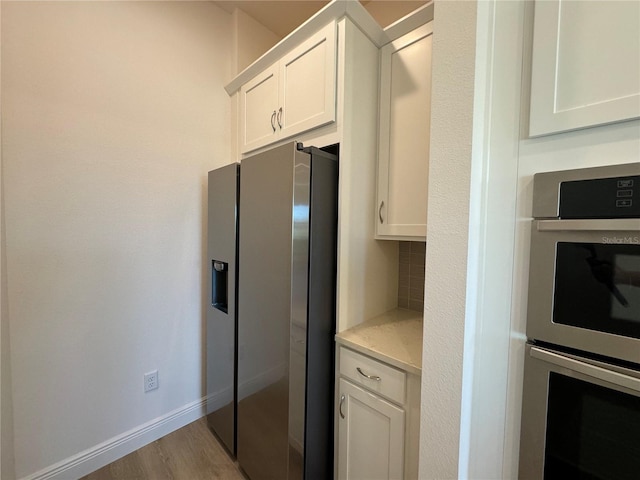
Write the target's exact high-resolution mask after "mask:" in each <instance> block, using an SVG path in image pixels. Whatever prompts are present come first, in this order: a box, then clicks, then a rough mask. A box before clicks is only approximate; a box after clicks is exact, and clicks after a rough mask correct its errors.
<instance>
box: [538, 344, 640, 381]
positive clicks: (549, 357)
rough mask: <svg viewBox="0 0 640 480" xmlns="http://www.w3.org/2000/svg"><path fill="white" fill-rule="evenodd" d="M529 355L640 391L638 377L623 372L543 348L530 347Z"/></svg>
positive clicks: (639, 379)
mask: <svg viewBox="0 0 640 480" xmlns="http://www.w3.org/2000/svg"><path fill="white" fill-rule="evenodd" d="M530 355H531V357H533V358H537V359H538V360H542V361H544V362H547V363H551V364H553V365H556V366H558V367H564V368H568V369H569V370H573V371H574V372H578V373H582V374H583V375H587V376H589V377H593V378H597V379H598V380H602V381H604V382H608V383H612V384H614V385H618V386H620V387H626V388H629V389H631V390H635V391H636V392H640V378H635V377H632V376H629V375H625V374H623V373H618V372H613V371H611V370H607V369H605V368H602V367H599V366H596V365H591V364H590V363H586V362H582V361H580V360H575V359H573V358H569V357H566V356H564V355H560V354H557V353H553V352H550V351H548V350H543V349H541V348H538V347H531V351H530Z"/></svg>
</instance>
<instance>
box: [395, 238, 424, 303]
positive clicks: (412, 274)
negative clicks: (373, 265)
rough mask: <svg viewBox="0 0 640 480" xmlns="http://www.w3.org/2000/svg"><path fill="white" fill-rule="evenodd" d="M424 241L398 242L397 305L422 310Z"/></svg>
mask: <svg viewBox="0 0 640 480" xmlns="http://www.w3.org/2000/svg"><path fill="white" fill-rule="evenodd" d="M426 245H427V244H426V243H425V242H400V262H399V267H398V268H399V272H398V307H399V308H408V309H409V310H417V311H419V312H422V311H423V310H424V254H425V250H426Z"/></svg>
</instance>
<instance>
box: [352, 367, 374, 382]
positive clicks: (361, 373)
mask: <svg viewBox="0 0 640 480" xmlns="http://www.w3.org/2000/svg"><path fill="white" fill-rule="evenodd" d="M356 370H357V371H358V373H359V374H360V375H362V376H363V377H367V378H368V379H369V380H375V381H376V382H379V381H380V377H379V376H377V375H367V374H366V373H364V372H363V371H362V370H360V367H356Z"/></svg>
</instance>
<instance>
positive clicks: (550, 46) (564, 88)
mask: <svg viewBox="0 0 640 480" xmlns="http://www.w3.org/2000/svg"><path fill="white" fill-rule="evenodd" d="M532 54H533V57H532V66H531V109H530V119H529V135H530V136H537V135H546V134H549V133H557V132H562V131H567V130H574V129H578V128H583V127H589V126H593V125H600V124H605V123H611V122H616V121H621V120H627V119H631V118H638V117H640V2H637V1H629V2H605V1H599V2H595V1H594V2H577V1H562V0H543V1H536V3H535V18H534V32H533V51H532Z"/></svg>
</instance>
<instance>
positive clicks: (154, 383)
mask: <svg viewBox="0 0 640 480" xmlns="http://www.w3.org/2000/svg"><path fill="white" fill-rule="evenodd" d="M156 388H158V370H154V371H153V372H149V373H145V374H144V391H145V392H148V391H150V390H155V389H156Z"/></svg>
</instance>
